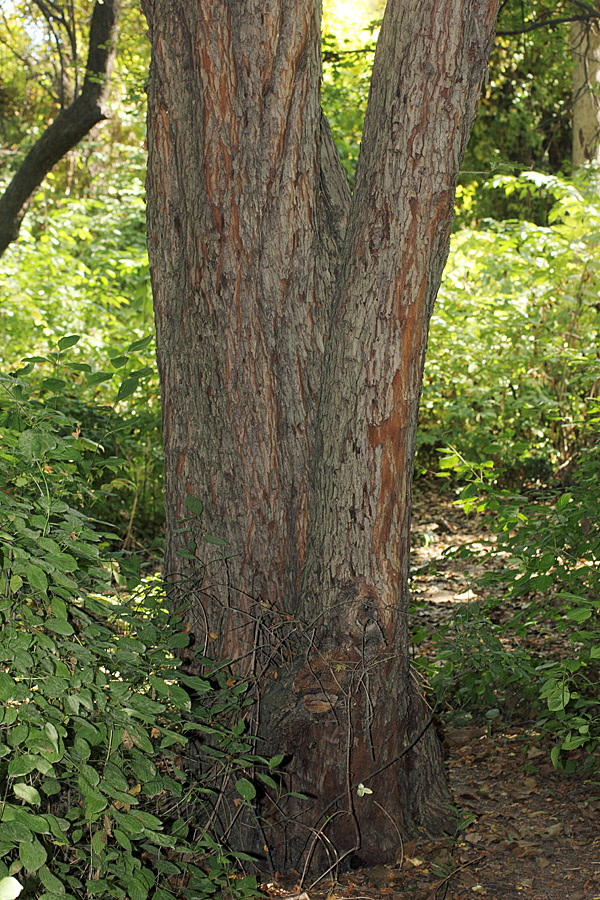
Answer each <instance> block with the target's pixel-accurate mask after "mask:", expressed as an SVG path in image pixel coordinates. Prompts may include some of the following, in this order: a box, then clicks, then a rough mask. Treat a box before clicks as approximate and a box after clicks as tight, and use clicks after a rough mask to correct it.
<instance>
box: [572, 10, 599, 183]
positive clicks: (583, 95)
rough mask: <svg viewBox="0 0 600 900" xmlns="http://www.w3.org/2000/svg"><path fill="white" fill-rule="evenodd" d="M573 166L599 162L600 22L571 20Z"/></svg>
mask: <svg viewBox="0 0 600 900" xmlns="http://www.w3.org/2000/svg"><path fill="white" fill-rule="evenodd" d="M571 54H572V57H573V153H572V161H573V166H574V167H577V166H583V165H585V164H586V163H590V162H592V163H600V22H599V21H598V20H597V19H591V20H590V21H588V22H574V23H573V25H572V26H571Z"/></svg>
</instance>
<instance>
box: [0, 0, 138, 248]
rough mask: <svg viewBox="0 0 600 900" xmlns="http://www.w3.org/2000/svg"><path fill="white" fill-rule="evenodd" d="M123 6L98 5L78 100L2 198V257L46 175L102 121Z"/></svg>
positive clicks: (115, 1)
mask: <svg viewBox="0 0 600 900" xmlns="http://www.w3.org/2000/svg"><path fill="white" fill-rule="evenodd" d="M120 8H121V0H104V2H102V0H96V4H95V6H94V11H93V13H92V20H91V23H90V36H89V43H88V60H87V66H86V70H85V78H84V82H83V88H82V90H81V93H80V94H79V96H77V97H76V98H75V100H74V101H73V103H71V105H70V106H69V107H67V108H66V109H63V110H62V111H61V112H60V113H59V114H58V116H57V117H56V118H55V120H54V121H53V122H52V124H51V125H49V126H48V128H46V130H45V131H44V133H43V134H42V136H41V137H40V138H39V140H37V141H36V142H35V144H34V145H33V147H32V148H31V150H30V151H29V153H28V154H27V156H26V157H25V159H24V160H23V162H22V163H21V165H20V167H19V169H18V170H17V172H16V173H15V175H14V177H13V179H12V181H11V183H10V184H9V186H8V187H7V189H6V191H5V192H4V195H3V196H2V197H0V256H2V254H3V253H4V251H5V250H6V248H7V247H8V245H9V244H10V243H12V241H15V240H16V239H17V238H18V236H19V231H20V228H21V222H22V221H23V217H24V215H25V213H26V211H27V206H28V204H29V200H30V198H31V196H32V194H33V193H34V192H35V191H36V189H37V188H38V187H39V186H40V184H41V183H42V181H43V180H44V178H45V177H46V175H47V174H48V172H50V170H51V169H52V168H53V167H54V166H55V165H56V163H57V162H59V161H60V160H61V159H62V158H63V157H64V156H65V154H66V153H68V151H69V150H71V149H72V148H73V147H75V145H76V144H78V143H79V141H80V140H81V139H82V138H83V137H85V135H86V134H88V132H89V131H90V130H91V129H92V128H93V126H94V125H96V124H97V123H98V122H101V121H102V120H103V119H106V117H107V115H106V112H105V103H106V99H107V97H108V85H109V79H110V74H111V71H112V67H113V63H114V59H115V52H116V38H117V31H118V22H119V12H120Z"/></svg>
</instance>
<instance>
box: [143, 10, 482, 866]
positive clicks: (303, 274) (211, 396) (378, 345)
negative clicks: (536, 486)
mask: <svg viewBox="0 0 600 900" xmlns="http://www.w3.org/2000/svg"><path fill="white" fill-rule="evenodd" d="M143 6H144V10H145V13H146V16H147V19H148V23H149V26H150V37H151V42H152V50H153V53H152V68H151V77H150V84H149V117H148V144H149V175H148V228H149V253H150V262H151V271H152V279H153V289H154V297H155V313H156V326H157V347H158V361H159V369H160V374H161V383H162V393H163V419H164V439H165V452H166V472H165V479H166V480H165V496H166V504H167V534H168V548H167V557H166V568H167V571H168V573H169V574H170V576H171V577H172V578H174V579H175V581H176V582H177V583H178V585H179V587H180V590H181V593H182V595H183V596H184V597H186V599H187V602H188V607H189V619H190V626H191V628H192V630H193V631H194V634H195V637H196V643H197V646H198V648H199V649H203V648H207V650H208V652H209V653H210V655H215V654H220V655H223V656H226V657H228V658H231V659H234V660H235V661H236V667H237V670H238V671H244V672H250V673H251V674H253V675H254V676H256V678H257V685H258V688H259V691H260V697H261V699H260V711H261V721H260V723H259V729H260V731H261V734H262V736H263V737H264V738H265V739H266V740H267V745H266V746H267V749H268V746H269V745H270V747H271V749H272V751H273V752H275V751H276V750H281V751H282V752H284V751H285V752H287V753H288V754H289V762H288V765H287V767H286V777H287V779H288V782H287V786H288V787H289V789H291V790H293V791H303V792H305V793H307V794H309V795H310V796H311V800H310V801H309V802H308V803H307V802H298V801H297V800H295V799H294V798H288V799H287V800H286V799H283V800H279V801H278V802H277V804H276V805H273V806H272V807H269V804H268V802H267V801H265V804H264V814H265V817H266V824H265V825H264V827H263V829H262V832H261V833H260V835H258V832H257V831H256V829H255V831H254V835H253V837H252V838H251V837H250V836H249V835H250V832H247V833H246V835H247V836H246V838H245V839H244V840H245V848H246V849H248V848H249V847H250V845H252V844H254V845H255V846H256V847H258V849H259V850H261V849H262V848H263V847H264V846H267V847H268V848H269V850H268V852H269V854H270V857H271V862H272V863H273V865H275V866H276V867H278V868H279V869H282V868H284V867H286V866H289V865H290V864H292V863H293V864H296V865H298V864H299V860H300V858H301V857H302V856H304V857H305V858H306V856H307V855H308V856H310V855H311V853H312V860H313V862H314V863H315V864H316V865H324V864H325V860H326V859H327V858H329V859H331V860H332V861H335V859H336V858H337V859H339V858H340V857H341V856H343V855H346V856H350V855H354V856H355V858H356V859H357V860H361V861H363V862H375V861H387V860H390V859H392V858H393V856H394V853H395V850H396V849H397V846H398V844H399V837H398V831H399V830H404V831H405V832H411V831H415V829H417V828H418V827H422V828H425V829H426V830H432V831H440V830H441V829H442V828H443V827H444V825H445V824H447V821H448V816H447V799H448V798H447V791H446V785H445V777H444V771H443V766H442V761H441V756H440V752H439V747H438V745H437V743H436V739H435V736H434V731H433V729H432V728H430V727H428V725H429V724H430V716H429V714H428V711H427V709H426V706H425V703H424V701H423V699H422V692H421V691H420V689H419V688H418V686H417V684H416V681H415V680H414V677H413V676H412V674H411V671H410V666H409V658H408V588H407V575H408V551H409V518H410V483H411V476H412V465H413V455H414V448H415V431H416V418H417V411H418V403H419V397H420V392H421V382H422V369H423V361H424V355H425V347H426V341H427V328H428V323H429V318H430V315H431V311H432V307H433V302H434V299H435V295H436V292H437V289H438V287H439V282H440V278H441V273H442V269H443V266H444V263H445V260H446V255H447V252H448V244H449V237H450V225H451V221H452V216H453V202H454V188H455V182H456V177H457V175H458V171H459V168H460V163H461V160H462V156H463V153H464V150H465V147H466V143H467V138H468V135H469V131H470V128H471V125H472V121H473V118H474V115H475V110H476V106H477V100H478V97H479V92H480V87H481V82H482V79H483V77H484V73H485V71H486V67H487V59H488V54H489V50H490V47H491V42H492V36H493V29H494V22H495V15H496V7H497V3H496V0H421V2H419V3H415V2H413V0H390V2H389V3H388V9H387V10H386V14H385V17H384V22H383V26H382V31H381V37H380V40H379V46H378V49H377V54H376V59H375V67H374V73H373V83H372V88H371V96H370V101H369V109H368V113H367V119H366V122H365V130H364V137H363V147H362V150H361V157H360V161H359V167H358V172H357V179H356V188H355V191H354V195H353V197H352V198H351V197H350V194H349V191H348V187H347V183H346V179H345V175H344V172H343V169H342V166H341V163H340V161H339V158H338V157H337V154H336V152H335V148H334V146H333V142H332V138H331V133H330V130H329V128H328V126H327V123H326V122H325V121H324V120H323V119H322V116H321V112H320V92H319V85H320V74H321V72H320V49H319V40H320V34H319V32H320V8H319V5H318V4H317V2H316V0H267V2H264V0H260V2H259V0H246V2H244V3H242V2H241V0H235V2H231V0H213V2H211V3H204V2H201V0H144V2H143ZM347 222H348V225H346V223H347ZM189 494H191V495H193V496H195V497H199V498H201V499H202V501H203V503H204V507H205V512H204V516H203V527H204V528H205V529H206V530H208V532H210V533H212V534H213V535H217V536H221V537H224V538H226V539H227V540H228V542H229V546H228V550H229V551H231V554H232V555H231V556H230V558H229V559H228V560H227V563H226V565H225V566H222V565H221V566H220V567H218V566H216V565H215V566H213V565H211V564H210V563H209V564H208V565H207V566H206V567H205V568H202V567H200V566H199V565H198V564H197V563H196V562H195V561H194V560H193V559H191V558H190V554H189V553H186V551H185V546H184V545H185V544H186V543H187V542H189V539H190V536H191V535H193V536H194V537H195V540H196V541H197V542H198V544H199V546H200V545H201V531H200V529H198V527H197V526H196V525H195V524H194V523H190V522H188V523H187V525H186V526H184V528H182V527H181V520H182V519H183V518H184V517H185V516H186V497H187V496H188V495H189ZM182 549H183V553H184V555H183V556H182V555H179V554H178V551H181V550H182ZM210 549H212V545H210V544H204V552H203V555H204V558H205V559H206V556H207V554H206V551H209V550H210ZM223 571H226V576H223V574H222V573H223ZM361 782H362V783H363V784H365V785H366V786H367V787H369V789H370V790H372V791H373V793H372V794H369V795H365V796H361V797H358V794H357V787H358V784H359V783H361ZM324 823H325V824H324Z"/></svg>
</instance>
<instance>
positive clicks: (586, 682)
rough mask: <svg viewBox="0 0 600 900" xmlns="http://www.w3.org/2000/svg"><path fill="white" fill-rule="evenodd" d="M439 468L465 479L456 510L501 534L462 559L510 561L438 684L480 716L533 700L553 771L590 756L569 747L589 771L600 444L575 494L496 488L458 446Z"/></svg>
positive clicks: (594, 741)
mask: <svg viewBox="0 0 600 900" xmlns="http://www.w3.org/2000/svg"><path fill="white" fill-rule="evenodd" d="M589 417H590V425H591V426H593V427H597V425H598V423H599V422H600V407H598V406H597V405H592V406H591V407H590V410H589ZM441 466H442V470H443V472H444V473H448V472H449V471H453V472H454V473H455V474H458V475H459V476H460V477H461V479H463V487H462V489H461V491H460V496H459V500H458V503H459V504H460V505H462V506H463V507H464V508H465V509H466V511H467V512H468V511H470V510H471V509H473V508H476V509H477V510H478V511H479V512H484V511H488V512H489V513H490V518H489V521H490V522H491V524H492V528H493V531H494V532H495V539H494V540H492V541H490V542H489V543H488V545H487V547H486V548H485V549H484V550H483V551H482V550H473V549H471V548H469V547H465V548H463V549H462V550H460V551H459V554H460V555H463V556H466V555H474V556H479V557H485V556H487V557H488V559H489V558H490V557H491V558H492V559H495V560H497V561H498V563H499V564H500V565H498V566H496V569H495V570H492V571H490V572H488V573H487V574H486V575H484V576H483V577H482V578H481V584H484V585H489V586H491V587H492V589H493V591H494V593H493V595H492V598H491V599H488V600H486V601H482V602H481V603H479V604H472V605H470V606H469V607H468V608H467V609H466V610H465V611H463V612H462V613H460V614H459V615H458V616H457V618H456V622H455V623H454V625H453V627H452V628H451V629H444V630H442V632H441V633H439V634H438V636H437V638H436V641H437V644H438V648H439V657H438V664H437V665H435V666H434V667H433V668H432V670H431V671H430V679H431V685H432V689H433V690H434V692H435V693H436V694H437V696H438V697H444V696H447V695H448V693H449V692H452V694H453V702H454V704H455V705H458V706H459V707H463V708H464V707H470V708H472V709H474V710H485V709H487V710H490V709H494V708H498V707H502V706H503V704H506V702H507V700H509V701H510V700H511V698H512V699H513V700H514V698H516V699H517V703H516V704H515V703H514V702H513V703H512V707H513V709H514V708H516V707H519V706H520V708H521V709H522V708H523V703H525V704H528V705H529V707H528V708H532V709H533V710H534V711H535V714H536V718H537V725H538V727H539V728H541V729H542V730H543V731H544V732H546V733H549V734H551V735H552V736H553V737H554V740H555V743H554V747H553V749H552V760H553V762H554V763H555V765H557V766H559V767H560V768H562V769H563V770H565V771H567V772H572V771H574V770H575V768H576V766H577V760H578V759H580V754H577V755H574V754H573V753H572V752H571V751H575V750H577V751H580V750H583V751H584V752H585V753H586V754H587V756H586V758H585V760H584V766H585V767H586V769H591V768H593V767H594V766H596V765H597V763H598V748H599V747H600V605H599V598H600V497H599V495H598V491H597V480H598V471H599V469H600V442H597V443H595V444H593V445H592V446H591V447H589V448H587V449H586V450H585V451H583V452H582V453H581V455H580V457H579V459H578V464H577V468H576V470H575V471H574V475H573V483H572V484H571V485H570V486H569V490H568V491H565V490H564V489H561V490H555V491H554V492H551V491H549V490H546V491H544V492H541V491H537V492H535V493H534V492H530V493H529V494H515V493H514V492H510V491H509V490H507V489H501V488H499V487H498V483H497V476H498V473H497V472H496V471H495V470H494V469H493V468H492V467H491V465H488V466H481V465H480V466H474V465H472V464H469V463H468V462H466V461H465V460H464V458H461V457H460V456H459V454H458V453H457V452H456V451H448V452H447V454H446V455H445V457H444V458H443V459H442V461H441ZM464 481H466V484H465V483H464ZM515 600H518V603H515V602H514V601H515ZM508 601H512V602H511V605H510V608H511V609H512V610H513V612H512V615H511V616H510V617H508V618H507V617H504V622H503V624H502V625H500V624H499V623H498V622H494V621H493V617H495V616H494V613H495V611H496V610H498V609H503V607H505V606H506V605H507V603H508ZM532 629H535V630H536V632H538V633H540V632H541V633H542V634H546V635H553V636H556V635H559V636H560V637H561V645H562V647H563V650H562V652H561V653H560V654H559V656H558V658H547V656H546V655H545V654H544V652H543V650H544V645H543V643H541V642H540V645H539V647H538V648H536V647H535V645H534V646H533V648H531V649H529V648H527V649H525V648H523V647H519V642H520V641H521V640H522V639H523V638H524V637H527V635H528V634H529V633H530V632H531V630H532ZM454 681H456V682H457V687H456V689H454V688H453V683H454ZM508 705H509V706H510V705H511V704H510V702H509V704H508Z"/></svg>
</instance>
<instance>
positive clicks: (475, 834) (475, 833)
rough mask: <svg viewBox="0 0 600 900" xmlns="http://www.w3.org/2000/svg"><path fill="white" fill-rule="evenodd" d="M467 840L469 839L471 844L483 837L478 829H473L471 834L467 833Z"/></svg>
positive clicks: (476, 842)
mask: <svg viewBox="0 0 600 900" xmlns="http://www.w3.org/2000/svg"><path fill="white" fill-rule="evenodd" d="M465 840H466V841H468V842H469V844H478V843H479V841H482V840H483V838H482V836H481V835H480V833H479V832H478V831H472V832H471V833H470V834H467V835H465Z"/></svg>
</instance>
